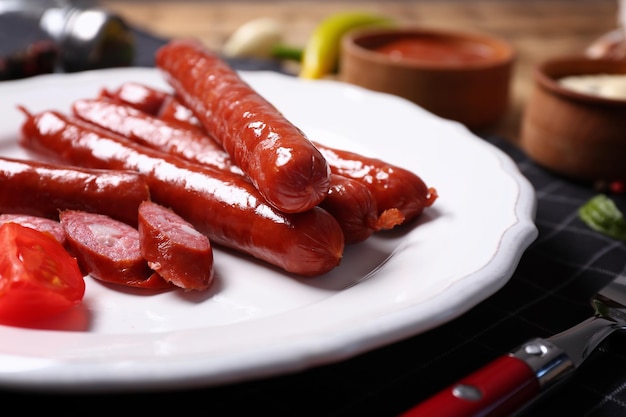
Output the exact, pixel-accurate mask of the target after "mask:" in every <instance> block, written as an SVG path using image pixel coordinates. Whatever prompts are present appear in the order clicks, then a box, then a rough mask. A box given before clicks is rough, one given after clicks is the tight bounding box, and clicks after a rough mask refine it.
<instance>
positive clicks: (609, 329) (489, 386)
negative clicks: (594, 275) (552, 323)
mask: <svg viewBox="0 0 626 417" xmlns="http://www.w3.org/2000/svg"><path fill="white" fill-rule="evenodd" d="M591 305H592V306H593V309H594V314H593V315H592V316H591V317H589V318H588V319H587V320H585V321H583V322H581V323H580V324H578V325H576V326H574V327H572V328H570V329H568V330H566V331H564V332H561V333H559V334H556V335H554V336H551V337H548V338H535V339H532V340H529V341H527V342H526V343H523V344H522V345H521V346H519V347H517V348H516V349H514V350H512V351H511V352H509V353H508V354H505V355H502V356H500V357H499V358H497V359H495V360H494V361H492V362H490V363H489V364H487V365H485V366H484V367H482V368H480V369H478V370H477V371H475V372H473V373H472V374H470V375H468V376H466V377H464V378H463V379H461V380H460V381H458V382H457V383H455V384H452V385H451V386H449V387H447V388H445V389H444V390H442V391H440V392H439V393H437V394H435V395H434V396H432V397H430V398H429V399H427V400H426V401H424V402H422V403H420V404H418V405H417V406H415V407H413V408H411V409H409V410H408V411H406V412H404V413H403V414H401V415H400V417H430V416H436V417H478V416H480V417H505V416H510V415H512V414H513V413H516V412H518V411H520V410H521V409H522V408H524V407H526V406H528V405H529V404H530V403H532V401H534V400H536V399H537V398H538V397H539V396H540V395H543V394H545V393H546V392H547V391H549V390H550V389H552V388H554V387H556V386H557V385H558V384H560V383H561V382H563V381H564V380H565V379H567V377H569V376H571V375H572V374H573V373H574V371H575V370H576V369H577V368H578V367H579V366H580V364H581V363H582V362H583V361H584V360H585V359H586V358H587V357H588V356H589V354H590V353H591V352H592V351H593V350H594V349H595V348H596V347H597V346H598V345H599V344H600V343H601V342H602V341H603V340H604V339H605V338H606V337H607V336H609V335H610V334H611V333H613V332H614V331H616V330H623V329H625V328H626V276H623V275H620V276H618V277H617V278H615V279H614V280H612V281H611V282H610V283H609V284H607V285H606V286H605V287H603V288H602V289H601V290H600V291H599V292H598V293H597V294H596V295H594V296H593V297H592V299H591Z"/></svg>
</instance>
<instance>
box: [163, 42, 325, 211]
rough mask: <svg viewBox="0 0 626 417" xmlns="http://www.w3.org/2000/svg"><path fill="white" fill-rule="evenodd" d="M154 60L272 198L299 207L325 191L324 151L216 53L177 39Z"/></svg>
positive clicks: (302, 208)
mask: <svg viewBox="0 0 626 417" xmlns="http://www.w3.org/2000/svg"><path fill="white" fill-rule="evenodd" d="M156 64H157V66H158V67H159V68H160V69H161V70H163V71H164V73H165V76H166V78H167V80H168V81H169V83H170V84H171V85H172V86H173V87H174V90H175V91H176V94H177V95H178V96H179V97H180V98H181V100H182V101H183V102H184V103H185V104H186V105H187V106H188V107H189V108H190V109H191V110H192V111H193V112H194V114H195V115H196V117H197V118H198V119H199V120H200V122H201V123H202V125H203V126H204V127H205V129H206V131H207V132H208V133H209V134H211V135H212V136H214V137H215V138H216V139H217V141H218V142H219V143H220V144H221V145H222V147H223V148H224V149H225V150H226V151H227V152H228V154H229V155H230V156H231V158H232V159H233V161H234V162H235V164H236V165H237V166H239V167H240V168H241V169H242V170H243V172H245V173H246V175H247V176H248V177H249V178H250V180H251V181H252V183H253V184H254V185H255V187H257V189H258V190H259V192H260V193H261V194H262V195H263V196H264V197H265V198H266V199H267V200H268V202H269V203H270V204H272V205H274V206H275V207H276V208H278V209H279V210H281V211H284V212H291V213H293V212H302V211H306V210H308V209H310V208H312V207H314V206H316V205H317V204H319V203H320V201H322V200H323V199H324V198H325V197H326V194H327V192H328V189H329V187H330V178H329V177H330V171H329V167H328V165H327V163H326V160H325V159H324V157H323V156H322V155H321V154H320V152H319V151H318V150H317V148H316V147H315V146H313V144H312V143H311V142H310V141H309V140H308V138H307V137H306V136H305V134H304V133H303V132H302V131H301V130H300V129H298V128H297V127H296V126H294V125H293V124H292V123H291V122H289V121H288V120H287V119H286V118H285V117H284V116H283V115H282V114H281V113H280V112H279V111H278V110H277V109H276V108H275V107H274V106H273V105H272V104H271V103H269V102H268V101H267V100H266V99H265V98H263V97H262V96H261V95H259V94H258V93H257V92H256V91H255V90H253V89H252V88H251V87H250V86H249V85H248V84H247V83H246V82H244V81H243V80H242V79H241V78H240V77H239V75H238V74H237V73H236V72H235V71H234V70H233V69H232V68H230V67H229V66H228V65H227V64H226V63H225V62H224V61H222V60H221V59H220V57H219V56H218V55H217V54H215V53H213V52H211V51H209V50H208V49H206V48H204V47H203V46H202V45H201V44H200V43H199V42H197V41H193V40H175V41H170V42H169V43H168V44H166V45H165V46H163V47H161V48H160V49H159V50H158V51H157V53H156Z"/></svg>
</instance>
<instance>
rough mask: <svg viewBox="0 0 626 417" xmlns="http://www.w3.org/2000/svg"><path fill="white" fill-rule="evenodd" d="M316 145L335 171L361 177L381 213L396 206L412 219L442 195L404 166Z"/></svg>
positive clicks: (361, 181)
mask: <svg viewBox="0 0 626 417" xmlns="http://www.w3.org/2000/svg"><path fill="white" fill-rule="evenodd" d="M316 145H317V147H318V148H319V150H320V152H322V154H323V155H324V157H325V158H326V159H327V160H328V164H329V165H330V166H331V170H332V172H333V173H334V174H339V175H343V176H344V177H348V178H352V179H354V180H357V181H359V182H360V183H362V184H364V185H365V186H366V187H367V188H368V189H369V190H370V192H371V193H372V195H373V196H374V199H375V200H376V202H377V204H378V212H379V214H382V213H383V212H384V211H385V210H388V209H392V208H394V209H398V210H399V211H400V212H401V213H402V215H403V216H404V217H405V220H406V221H409V220H411V219H414V218H416V217H417V216H419V215H420V214H421V213H422V212H423V211H424V208H426V207H430V206H431V205H432V204H433V203H434V202H435V200H436V199H437V197H438V195H437V190H436V189H435V188H432V187H428V186H427V185H426V184H425V183H424V181H423V180H422V179H421V178H420V177H419V176H418V175H416V174H414V173H413V172H411V171H408V170H406V169H404V168H401V167H398V166H396V165H393V164H390V163H387V162H385V161H382V160H380V159H377V158H368V157H366V156H363V155H360V154H357V153H354V152H350V151H344V150H340V149H334V148H331V147H328V146H324V145H321V144H316Z"/></svg>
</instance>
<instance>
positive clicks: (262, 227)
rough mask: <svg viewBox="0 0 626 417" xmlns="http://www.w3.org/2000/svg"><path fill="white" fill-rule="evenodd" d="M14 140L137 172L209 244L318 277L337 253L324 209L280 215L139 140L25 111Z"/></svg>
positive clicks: (210, 172)
mask: <svg viewBox="0 0 626 417" xmlns="http://www.w3.org/2000/svg"><path fill="white" fill-rule="evenodd" d="M20 144H21V145H22V146H23V147H25V148H26V149H30V150H31V151H34V152H39V153H42V154H44V155H48V156H55V155H56V156H57V157H58V158H62V159H63V160H64V161H65V162H68V163H72V164H82V165H84V166H90V167H98V168H108V169H131V170H135V171H138V172H140V173H141V174H143V175H144V176H145V178H146V181H147V182H148V186H149V188H150V193H151V199H152V201H155V202H157V203H159V204H161V205H164V206H166V207H170V208H171V209H172V210H174V211H175V212H176V213H178V214H179V215H180V216H182V217H183V218H184V219H185V220H187V221H188V222H190V223H191V224H192V225H193V226H194V227H196V228H197V229H198V230H199V231H200V232H202V233H204V234H206V235H207V236H208V237H209V239H210V240H211V242H212V243H216V244H219V245H223V246H225V247H230V248H233V249H236V250H239V251H241V252H243V253H247V254H249V255H252V256H254V257H256V258H258V259H262V260H264V261H266V262H269V263H270V264H273V265H276V266H278V267H280V268H282V269H284V270H285V271H288V272H292V273H295V274H299V275H303V276H316V275H320V274H324V273H326V272H328V271H330V270H331V269H333V268H335V267H336V266H337V265H338V264H339V263H340V260H341V257H342V256H343V249H344V239H343V233H342V231H341V228H340V226H339V224H338V223H337V221H336V220H335V219H334V218H333V217H332V216H331V215H330V214H329V213H328V212H326V211H325V210H323V209H321V208H319V207H314V208H313V209H311V210H308V211H306V212H303V213H294V214H288V213H283V212H280V211H278V210H276V209H275V208H274V207H272V206H271V205H269V204H268V203H267V202H266V201H265V199H264V198H263V197H262V196H261V195H260V194H259V193H258V191H257V190H256V189H255V188H254V187H253V186H252V184H251V183H250V182H249V181H245V180H243V179H242V178H241V176H239V175H235V174H232V173H230V172H225V171H220V170H216V169H211V168H210V167H203V166H200V165H198V164H195V163H191V162H188V161H185V160H183V159H181V158H175V157H173V156H171V155H168V154H167V153H165V152H160V151H157V150H154V149H150V148H147V147H143V146H141V145H137V144H135V143H133V142H131V141H129V140H128V139H126V138H124V137H122V136H120V135H115V134H112V133H110V132H106V131H104V130H103V129H98V128H97V127H95V126H93V125H89V124H87V123H85V122H81V121H80V120H78V119H75V118H72V117H70V116H67V115H63V114H61V113H59V112H53V111H46V112H42V113H38V114H36V115H29V114H27V117H26V120H25V122H24V123H23V125H22V137H21V140H20Z"/></svg>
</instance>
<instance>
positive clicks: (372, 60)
mask: <svg viewBox="0 0 626 417" xmlns="http://www.w3.org/2000/svg"><path fill="white" fill-rule="evenodd" d="M514 58H515V54H514V50H513V48H512V46H511V45H510V44H508V43H507V42H505V41H503V40H501V39H498V38H495V37H493V36H490V35H484V34H478V33H461V32H453V31H447V30H434V29H423V28H415V27H392V28H376V29H372V28H369V29H361V30H356V31H353V32H350V33H348V34H346V35H345V36H344V37H343V39H342V45H341V55H340V61H339V62H340V64H339V79H340V80H342V81H345V82H348V83H352V84H356V85H359V86H362V87H365V88H368V89H371V90H374V91H380V92H385V93H390V94H395V95H398V96H400V97H404V98H406V99H408V100H411V101H413V102H414V103H416V104H418V105H420V106H422V107H423V108H425V109H426V110H429V111H430V112H432V113H434V114H436V115H439V116H441V117H444V118H447V119H452V120H456V121H459V122H461V123H463V124H465V125H466V126H467V127H469V128H470V129H475V130H480V129H483V128H487V127H490V126H491V125H493V124H495V123H496V122H498V121H499V120H500V119H501V117H502V116H503V115H504V114H505V112H506V111H507V109H508V106H509V98H510V97H509V96H510V83H511V75H512V69H513V63H514Z"/></svg>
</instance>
